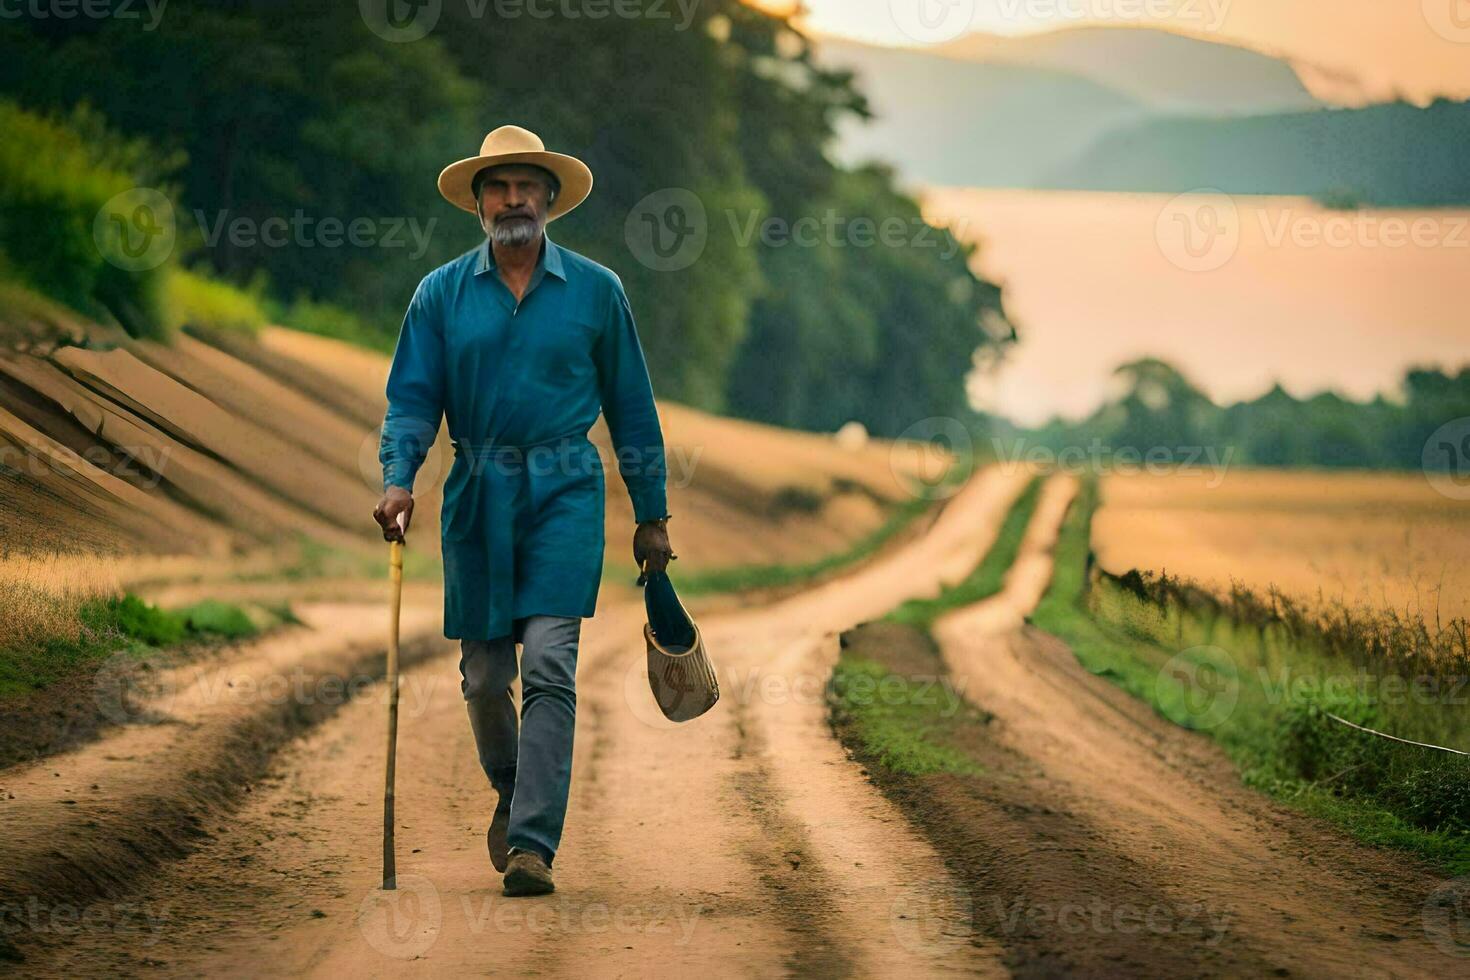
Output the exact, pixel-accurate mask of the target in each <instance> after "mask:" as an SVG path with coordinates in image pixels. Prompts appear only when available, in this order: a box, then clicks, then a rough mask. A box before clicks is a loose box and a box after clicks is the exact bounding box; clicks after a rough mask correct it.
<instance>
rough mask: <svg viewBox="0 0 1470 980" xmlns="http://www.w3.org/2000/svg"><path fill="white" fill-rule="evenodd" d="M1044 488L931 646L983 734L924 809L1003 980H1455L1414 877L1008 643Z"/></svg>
mask: <svg viewBox="0 0 1470 980" xmlns="http://www.w3.org/2000/svg"><path fill="white" fill-rule="evenodd" d="M1058 486H1059V484H1058V483H1057V481H1055V480H1054V481H1053V482H1052V484H1051V485H1049V486H1048V488H1047V490H1048V494H1047V495H1046V496H1045V497H1044V498H1043V502H1042V504H1041V506H1039V507H1038V508H1037V511H1036V514H1035V516H1034V518H1033V521H1032V528H1031V531H1032V532H1034V533H1030V534H1028V538H1027V547H1026V549H1025V550H1026V552H1027V554H1024V555H1023V556H1022V557H1021V559H1020V560H1019V561H1018V562H1017V566H1016V572H1017V573H1018V574H1013V575H1012V576H1011V577H1010V578H1009V579H1008V580H1007V583H1006V588H1005V590H1004V591H1003V592H1002V593H1001V594H1000V595H998V596H996V597H995V598H993V599H991V600H988V601H986V602H982V603H979V604H977V605H975V606H972V607H970V608H968V609H964V610H960V611H958V612H956V613H953V614H950V615H949V616H947V617H944V618H942V619H941V620H940V621H939V623H938V624H936V628H935V636H936V638H937V639H938V640H939V642H940V645H941V648H942V650H943V657H944V661H945V663H946V665H947V666H948V668H949V671H950V674H951V676H952V677H953V679H954V683H955V686H956V687H957V689H959V690H960V691H962V692H963V693H964V695H965V697H966V698H967V699H969V700H970V701H971V702H973V703H974V704H976V705H978V706H979V707H981V708H983V709H984V710H985V711H986V712H988V713H990V714H991V715H992V716H993V717H992V720H991V722H990V724H989V725H988V726H986V730H985V732H984V734H983V737H982V738H981V739H980V740H979V742H980V744H978V745H977V746H976V747H977V748H978V749H979V750H980V751H982V752H983V753H984V756H985V758H986V760H987V763H988V766H989V768H990V770H991V773H992V776H991V777H990V778H988V779H987V780H984V781H982V785H981V787H980V788H979V789H978V790H976V789H975V788H974V787H969V788H968V790H969V791H968V792H965V793H959V794H955V793H950V794H943V793H936V794H932V795H931V797H930V798H929V799H927V800H925V801H924V802H923V806H925V807H927V808H928V809H929V811H930V820H931V821H932V824H933V825H935V826H938V827H941V828H946V829H947V830H948V832H950V833H952V834H954V835H955V836H954V838H953V839H954V841H955V843H956V844H962V846H957V847H956V848H955V850H954V852H953V854H954V856H955V858H956V860H957V862H958V863H960V864H962V865H963V866H965V867H967V868H968V869H969V872H968V875H967V877H968V879H969V881H970V882H971V886H972V887H973V888H974V889H975V890H976V894H977V896H978V895H985V896H988V897H991V898H993V899H995V900H992V901H989V902H988V903H987V902H978V901H977V917H976V918H977V924H978V927H979V928H981V929H982V930H984V931H985V932H986V933H987V934H989V935H991V936H994V937H996V938H997V939H998V940H1000V941H1002V942H1003V944H1004V945H1005V946H1006V948H1007V953H1008V955H1007V963H1008V965H1010V966H1011V967H1012V968H1013V969H1014V970H1015V972H1016V973H1017V974H1018V975H1022V974H1024V975H1054V974H1055V973H1057V972H1065V973H1067V974H1072V975H1077V974H1080V975H1093V976H1105V975H1114V974H1116V973H1117V972H1122V973H1124V974H1127V975H1161V974H1171V973H1180V972H1189V973H1194V974H1196V975H1203V974H1207V975H1222V976H1243V975H1252V976H1260V975H1271V974H1275V975H1280V976H1287V975H1305V976H1373V977H1399V976H1425V977H1430V976H1439V977H1445V976H1454V975H1459V976H1463V975H1466V971H1467V964H1466V961H1465V960H1464V958H1463V955H1461V956H1459V957H1456V956H1455V955H1454V953H1453V951H1452V949H1451V945H1452V943H1453V935H1452V932H1451V931H1449V930H1444V931H1436V930H1432V929H1429V928H1427V927H1426V921H1427V919H1426V915H1427V914H1428V909H1429V906H1428V904H1427V903H1428V902H1429V900H1430V898H1431V896H1432V895H1434V894H1435V892H1436V891H1437V890H1438V889H1440V888H1441V887H1442V886H1443V884H1444V883H1443V882H1441V881H1440V880H1438V879H1437V878H1436V877H1435V876H1434V875H1433V874H1431V873H1429V872H1428V871H1426V870H1424V869H1422V868H1420V867H1418V866H1416V865H1414V864H1413V863H1412V862H1411V861H1409V860H1407V859H1405V858H1403V857H1402V856H1400V855H1394V854H1391V853H1389V852H1384V851H1376V850H1371V849H1368V848H1364V847H1361V846H1360V845H1357V844H1356V843H1355V842H1353V841H1351V840H1349V839H1348V838H1347V837H1346V836H1345V835H1343V834H1341V833H1339V832H1337V831H1336V830H1334V829H1333V828H1330V827H1328V826H1326V825H1324V824H1323V823H1321V822H1320V821H1316V820H1311V819H1308V818H1305V817H1303V816H1301V815H1300V814H1297V813H1294V812H1292V811H1289V810H1287V809H1286V808H1284V807H1282V806H1279V805H1276V804H1274V803H1273V802H1271V801H1269V800H1268V799H1267V798H1265V797H1264V796H1261V795H1260V794H1257V793H1254V792H1252V791H1249V790H1247V789H1246V788H1245V787H1244V786H1242V784H1241V783H1240V780H1239V778H1238V776H1237V775H1236V774H1235V771H1234V768H1233V766H1232V765H1231V764H1230V762H1229V760H1228V759H1227V758H1226V757H1225V755H1224V753H1223V752H1222V751H1220V749H1219V748H1218V747H1217V746H1215V745H1214V743H1212V742H1210V741H1208V740H1207V739H1206V738H1205V737H1204V736H1201V735H1198V734H1195V733H1191V732H1188V731H1186V730H1184V729H1181V728H1178V727H1176V726H1174V725H1172V724H1170V723H1169V722H1167V721H1166V720H1164V719H1162V718H1160V717H1159V716H1157V715H1155V714H1154V713H1153V712H1152V711H1151V710H1150V709H1149V708H1148V707H1147V706H1145V705H1144V704H1142V703H1141V702H1139V701H1137V700H1135V699H1133V698H1131V697H1130V696H1128V695H1127V694H1125V693H1124V692H1123V691H1122V690H1121V689H1119V688H1118V687H1116V686H1114V685H1112V684H1109V683H1108V682H1107V681H1105V680H1104V679H1102V678H1099V677H1096V676H1093V675H1092V674H1090V673H1088V672H1087V671H1086V670H1085V669H1083V668H1082V667H1081V665H1080V664H1079V663H1078V662H1077V660H1076V658H1075V657H1074V656H1073V655H1072V653H1071V651H1070V650H1068V649H1067V648H1066V647H1065V646H1064V645H1063V644H1062V643H1060V642H1059V641H1057V640H1056V639H1055V638H1053V637H1050V636H1048V635H1047V634H1045V633H1041V632H1040V631H1037V630H1034V629H1032V628H1030V627H1023V626H1020V623H1019V619H1018V614H1024V613H1025V612H1029V610H1030V609H1032V608H1034V606H1035V602H1036V599H1037V598H1038V597H1039V594H1040V593H1039V591H1037V590H1036V588H1035V583H1036V582H1037V581H1038V580H1040V581H1042V582H1044V581H1045V579H1046V577H1047V576H1048V575H1049V571H1048V570H1047V569H1046V567H1045V566H1047V565H1048V564H1049V555H1048V552H1049V548H1050V544H1051V543H1052V542H1054V540H1055V537H1056V529H1057V527H1058V526H1059V524H1060V519H1061V511H1059V510H1058V509H1057V507H1055V506H1049V504H1048V501H1058V500H1060V499H1061V498H1062V495H1063V494H1064V492H1065V490H1064V489H1055V490H1054V489H1053V488H1054V487H1058ZM1062 510H1063V511H1064V507H1063V508H1062ZM1027 569H1029V571H1025V572H1023V570H1027ZM946 807H948V808H949V812H948V813H946ZM956 810H958V811H959V814H958V815H957V814H956V812H955V811H956ZM956 826H958V827H960V828H961V830H960V831H959V832H956V831H955V827H956ZM1436 940H1437V941H1436Z"/></svg>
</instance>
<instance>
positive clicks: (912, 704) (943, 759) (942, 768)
mask: <svg viewBox="0 0 1470 980" xmlns="http://www.w3.org/2000/svg"><path fill="white" fill-rule="evenodd" d="M1040 493H1041V479H1040V478H1039V477H1038V478H1037V479H1034V480H1032V481H1031V483H1030V484H1028V485H1027V487H1026V489H1025V490H1023V491H1022V492H1021V495H1020V496H1019V497H1017V498H1016V502H1015V503H1014V504H1013V505H1012V506H1011V509H1010V511H1009V513H1007V514H1006V518H1005V521H1004V522H1003V523H1002V524H1001V528H1000V531H999V532H998V533H997V535H996V538H995V541H994V542H993V543H992V544H991V546H990V550H989V551H988V552H987V553H986V555H985V557H984V558H982V559H981V561H980V563H979V564H978V565H976V566H975V570H974V571H973V572H971V573H970V574H969V575H968V576H966V578H965V580H964V581H963V582H960V583H959V584H958V585H955V586H953V587H951V588H948V589H945V590H944V591H943V592H942V593H941V594H940V595H939V597H938V598H935V599H923V600H910V601H909V602H906V603H904V604H903V605H901V606H899V607H898V608H897V609H895V610H893V611H892V612H890V613H889V614H888V615H887V616H886V617H884V618H885V619H887V620H888V621H890V622H895V623H898V624H901V625H903V626H907V627H909V628H911V629H914V630H917V631H921V632H922V633H923V634H924V636H925V638H926V641H927V642H929V643H930V644H931V645H932V643H933V639H932V637H931V636H930V634H929V630H930V628H931V627H932V626H933V623H934V621H935V620H936V619H938V618H939V616H941V615H942V614H944V613H945V612H948V611H949V610H951V609H958V608H960V607H961V606H965V605H969V604H971V603H974V602H978V601H980V600H981V599H984V598H986V597H988V596H991V595H994V594H995V593H997V592H999V591H1000V589H1001V587H1002V585H1003V583H1004V579H1005V573H1006V571H1007V570H1008V569H1009V568H1010V567H1011V565H1012V564H1013V563H1014V562H1015V560H1016V556H1017V555H1018V554H1019V553H1020V550H1021V541H1022V540H1023V539H1024V538H1025V535H1026V526H1027V525H1028V524H1029V523H1030V522H1031V517H1032V515H1033V514H1034V513H1035V512H1036V503H1037V500H1038V498H1039V497H1040ZM934 663H935V669H936V670H937V671H942V670H943V662H942V661H941V660H939V658H938V657H937V656H936V657H935V660H934ZM932 681H933V678H926V679H923V680H922V681H920V682H919V683H915V681H914V680H911V679H910V678H906V677H903V676H901V675H899V674H896V673H893V672H892V671H890V670H888V669H887V668H886V667H884V666H883V665H882V664H880V663H877V662H875V661H873V660H870V659H867V658H864V657H862V656H859V655H855V654H853V653H850V652H847V651H844V652H843V653H842V655H841V656H840V657H839V658H838V661H837V665H836V666H835V667H834V668H833V670H832V679H831V682H830V684H829V687H828V705H829V708H830V710H831V718H832V723H833V725H834V726H835V727H837V728H838V729H839V730H840V731H842V732H844V733H845V739H844V740H845V741H849V742H851V743H853V744H854V747H855V748H856V749H857V751H858V752H859V753H860V754H861V755H862V756H863V757H864V758H865V759H867V760H868V761H869V762H870V763H871V764H873V765H878V766H882V767H883V768H884V769H887V770H888V771H890V772H896V773H904V774H907V775H912V776H922V775H927V774H930V773H937V772H949V773H978V772H983V771H984V767H983V766H980V765H979V764H978V763H976V762H975V761H974V760H973V759H972V758H971V757H970V756H969V755H968V754H966V753H965V752H963V751H960V750H958V749H955V748H953V746H952V744H951V742H952V738H951V734H952V733H955V732H956V731H958V730H960V729H962V728H964V727H965V726H969V725H974V724H983V723H984V721H985V720H986V719H985V715H984V713H983V712H981V711H978V710H977V709H975V708H974V707H973V706H971V705H969V704H962V705H961V707H960V710H959V711H957V712H949V713H946V712H943V711H939V712H936V711H935V710H934V700H933V696H932Z"/></svg>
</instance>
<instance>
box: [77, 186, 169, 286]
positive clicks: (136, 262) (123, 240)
mask: <svg viewBox="0 0 1470 980" xmlns="http://www.w3.org/2000/svg"><path fill="white" fill-rule="evenodd" d="M177 237H178V229H177V228H176V226H175V223H174V206H173V204H172V203H171V202H170V201H169V199H168V198H167V197H165V196H164V195H163V194H162V193H160V192H159V191H156V190H154V189H153V188H151V187H134V188H132V189H130V190H126V191H123V192H122V193H121V194H118V195H116V196H115V197H113V198H112V199H111V200H109V201H108V202H107V203H106V204H104V205H102V207H101V209H100V210H98V212H97V216H96V218H94V219H93V221H92V238H93V240H94V241H95V242H96V243H97V250H98V251H99V252H101V253H102V257H103V258H105V259H106V260H107V261H108V262H111V263H112V264H113V265H115V266H117V267H118V268H119V269H123V270H126V271H128V272H143V271H146V270H148V269H156V268H158V267H159V266H160V265H162V264H163V263H164V262H165V261H167V260H168V257H169V256H170V255H172V254H173V251H174V242H175V240H176V238H177Z"/></svg>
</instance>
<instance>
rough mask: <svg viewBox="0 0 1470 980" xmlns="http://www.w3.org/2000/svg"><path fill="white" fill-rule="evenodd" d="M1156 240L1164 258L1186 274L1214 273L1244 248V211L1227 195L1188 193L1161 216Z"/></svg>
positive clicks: (1209, 191)
mask: <svg viewBox="0 0 1470 980" xmlns="http://www.w3.org/2000/svg"><path fill="white" fill-rule="evenodd" d="M1154 239H1155V240H1156V241H1157V242H1158V244H1159V249H1160V250H1161V251H1162V252H1163V253H1164V258H1166V259H1168V260H1169V261H1170V262H1172V263H1173V264H1174V265H1176V266H1178V267H1179V268H1181V269H1183V270H1185V271H1186V272H1213V271H1214V270H1216V269H1218V268H1220V267H1221V266H1223V265H1225V263H1227V262H1229V261H1230V260H1231V259H1232V258H1234V257H1235V253H1236V250H1238V249H1239V248H1240V211H1239V210H1238V209H1237V208H1236V206H1235V200H1234V199H1233V198H1232V197H1230V195H1228V194H1226V193H1224V192H1223V191H1218V190H1215V189H1214V188H1201V189H1199V190H1193V191H1186V192H1185V193H1183V194H1180V195H1178V196H1176V197H1174V198H1172V199H1170V201H1169V202H1168V203H1167V204H1165V205H1164V207H1163V209H1162V210H1161V211H1160V212H1159V216H1158V219H1157V220H1156V221H1155V222H1154Z"/></svg>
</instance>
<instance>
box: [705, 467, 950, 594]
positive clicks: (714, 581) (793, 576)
mask: <svg viewBox="0 0 1470 980" xmlns="http://www.w3.org/2000/svg"><path fill="white" fill-rule="evenodd" d="M973 470H974V462H973V460H970V459H965V458H962V459H958V460H956V461H955V463H954V465H952V466H950V468H949V470H948V471H947V472H946V473H945V476H944V479H943V480H942V481H940V487H941V488H943V487H949V486H953V485H956V484H959V483H963V482H964V481H965V480H966V479H967V478H968V477H969V475H970V474H971V473H972V472H973ZM932 503H933V497H932V495H931V494H928V493H924V492H921V491H916V493H915V496H914V497H913V498H911V499H909V500H905V501H903V502H902V503H900V504H898V505H897V506H896V507H894V508H893V510H892V511H891V512H890V513H889V515H888V518H887V520H885V521H884V522H883V524H882V525H881V526H880V527H879V528H877V530H875V531H873V532H872V533H871V534H868V535H867V536H865V537H864V538H862V539H861V540H859V541H858V542H857V543H856V544H854V545H853V546H852V547H851V548H848V549H847V550H846V551H840V552H836V553H834V554H831V555H827V556H825V557H823V558H818V559H816V560H815V561H809V562H796V563H791V564H786V563H774V564H770V565H743V566H739V567H735V568H715V569H710V570H709V571H699V572H693V573H690V574H687V575H680V576H679V579H678V584H679V591H680V593H682V594H685V595H690V596H696V595H711V594H713V593H718V592H741V591H745V590H747V589H764V588H773V587H779V586H786V585H795V584H798V583H802V582H809V581H811V580H813V579H816V578H820V577H821V576H823V575H827V574H830V573H832V572H835V571H838V570H840V569H843V568H846V567H848V566H850V565H855V564H857V563H858V562H860V561H863V560H864V559H866V558H870V557H872V555H874V554H875V553H877V551H878V550H879V549H880V548H882V547H883V546H884V545H886V544H887V543H888V542H889V541H891V540H892V539H893V538H894V537H895V536H896V535H898V534H899V533H900V532H902V531H903V530H904V529H905V528H907V527H909V526H910V525H912V524H913V523H914V521H915V520H917V519H918V518H919V517H920V516H921V515H923V514H925V513H928V511H929V509H930V505H931V504H932Z"/></svg>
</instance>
